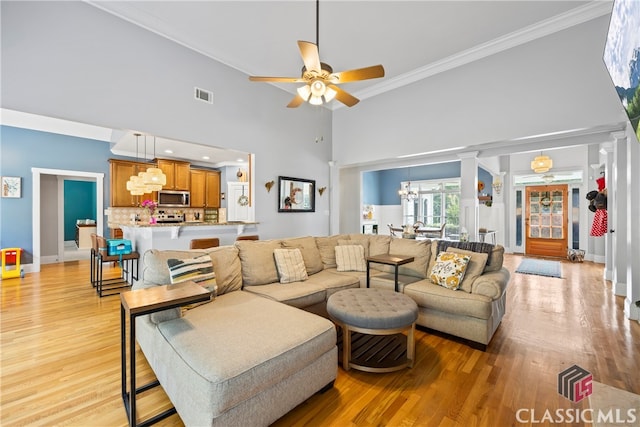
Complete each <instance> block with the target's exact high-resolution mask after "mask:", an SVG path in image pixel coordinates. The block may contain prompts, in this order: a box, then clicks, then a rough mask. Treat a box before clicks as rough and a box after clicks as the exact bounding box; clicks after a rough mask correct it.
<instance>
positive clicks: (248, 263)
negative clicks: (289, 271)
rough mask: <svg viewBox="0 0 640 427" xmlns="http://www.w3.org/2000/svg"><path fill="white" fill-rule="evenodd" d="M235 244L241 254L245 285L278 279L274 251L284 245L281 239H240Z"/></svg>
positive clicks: (272, 281)
mask: <svg viewBox="0 0 640 427" xmlns="http://www.w3.org/2000/svg"><path fill="white" fill-rule="evenodd" d="M235 245H236V247H237V248H238V251H239V254H240V263H241V264H242V283H243V285H244V286H245V287H246V286H256V285H266V284H268V283H274V282H277V281H278V270H277V269H276V263H275V261H274V258H273V251H274V250H275V249H280V248H281V247H282V244H281V241H280V240H240V241H237V242H236V243H235Z"/></svg>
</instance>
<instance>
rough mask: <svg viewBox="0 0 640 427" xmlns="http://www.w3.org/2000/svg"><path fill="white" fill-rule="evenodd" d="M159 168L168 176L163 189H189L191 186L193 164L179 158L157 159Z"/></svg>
mask: <svg viewBox="0 0 640 427" xmlns="http://www.w3.org/2000/svg"><path fill="white" fill-rule="evenodd" d="M157 163H158V168H160V169H162V172H163V173H164V174H165V175H166V176H167V184H166V185H164V186H163V187H162V189H163V190H183V191H189V190H190V187H191V165H190V164H189V162H181V161H178V160H166V159H157Z"/></svg>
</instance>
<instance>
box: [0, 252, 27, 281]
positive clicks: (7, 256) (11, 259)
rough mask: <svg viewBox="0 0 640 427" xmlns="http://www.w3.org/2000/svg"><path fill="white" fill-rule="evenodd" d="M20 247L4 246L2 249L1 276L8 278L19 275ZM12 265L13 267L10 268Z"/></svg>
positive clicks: (20, 271) (20, 274) (20, 272)
mask: <svg viewBox="0 0 640 427" xmlns="http://www.w3.org/2000/svg"><path fill="white" fill-rule="evenodd" d="M21 252H22V248H5V249H2V278H3V279H10V278H13V277H21V276H22V270H21V269H20V254H21ZM11 266H13V268H11Z"/></svg>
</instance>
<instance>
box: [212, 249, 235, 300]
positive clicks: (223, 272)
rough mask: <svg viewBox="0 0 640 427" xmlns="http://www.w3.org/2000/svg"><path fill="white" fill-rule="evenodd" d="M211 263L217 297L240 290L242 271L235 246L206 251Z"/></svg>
mask: <svg viewBox="0 0 640 427" xmlns="http://www.w3.org/2000/svg"><path fill="white" fill-rule="evenodd" d="M207 253H208V254H209V256H210V257H211V262H213V271H214V272H215V273H216V284H217V285H218V295H222V294H226V293H227V292H231V291H237V290H240V289H242V271H241V267H240V258H239V256H238V248H236V247H235V246H220V247H217V248H211V249H208V250H207Z"/></svg>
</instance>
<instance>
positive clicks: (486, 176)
mask: <svg viewBox="0 0 640 427" xmlns="http://www.w3.org/2000/svg"><path fill="white" fill-rule="evenodd" d="M480 181H482V182H484V190H482V192H483V193H487V195H488V196H493V187H491V185H492V184H493V176H491V174H490V173H489V172H487V171H486V170H484V169H482V168H478V182H480Z"/></svg>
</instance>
